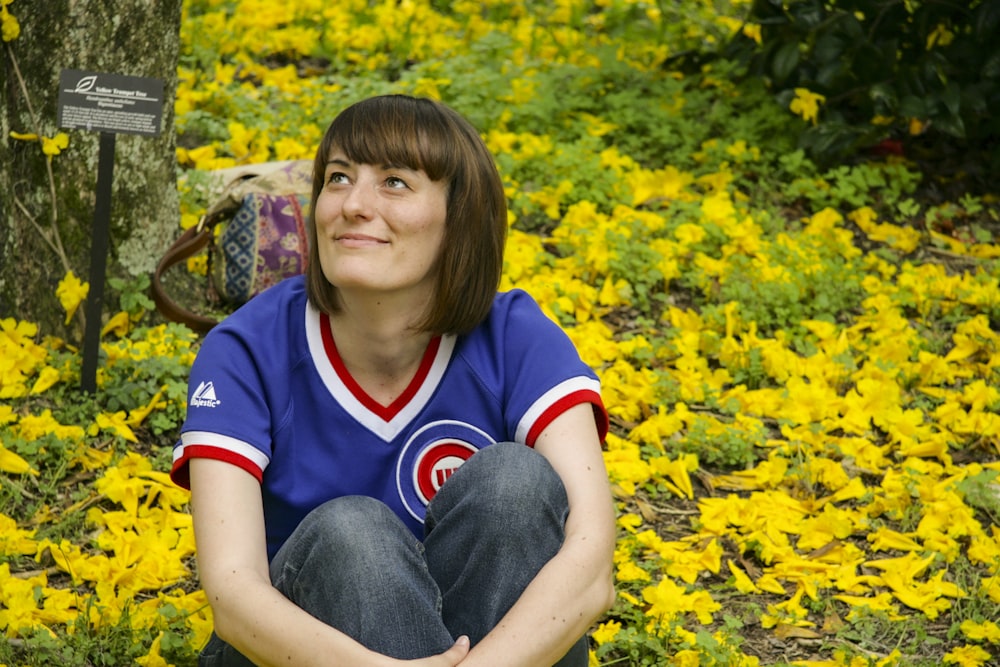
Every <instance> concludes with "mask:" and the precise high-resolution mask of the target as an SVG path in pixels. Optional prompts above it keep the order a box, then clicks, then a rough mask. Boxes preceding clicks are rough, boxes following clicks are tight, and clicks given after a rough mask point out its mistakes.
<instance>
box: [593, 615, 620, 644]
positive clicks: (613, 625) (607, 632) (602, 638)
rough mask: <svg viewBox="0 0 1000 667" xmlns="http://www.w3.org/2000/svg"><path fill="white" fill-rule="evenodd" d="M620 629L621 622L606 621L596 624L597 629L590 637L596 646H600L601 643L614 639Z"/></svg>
mask: <svg viewBox="0 0 1000 667" xmlns="http://www.w3.org/2000/svg"><path fill="white" fill-rule="evenodd" d="M621 629H622V624H621V623H619V622H618V621H607V622H605V623H601V624H600V625H598V626H597V629H596V630H594V632H593V633H592V634H591V637H593V638H594V641H595V642H597V644H598V646H600V645H601V644H607V643H608V642H610V641H614V639H615V637H616V636H618V632H619V631H620V630H621Z"/></svg>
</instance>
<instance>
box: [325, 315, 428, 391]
mask: <svg viewBox="0 0 1000 667" xmlns="http://www.w3.org/2000/svg"><path fill="white" fill-rule="evenodd" d="M415 320H416V318H415V317H414V315H413V313H412V310H410V311H409V312H407V311H406V310H400V309H395V308H392V307H387V305H386V304H378V303H375V304H372V305H370V306H368V307H365V308H359V307H358V306H357V304H353V305H352V304H349V303H343V301H342V303H341V311H340V312H339V313H337V314H335V315H331V316H330V325H331V329H332V331H333V339H334V342H335V343H336V345H337V352H338V353H339V355H340V358H341V360H342V361H343V362H344V366H345V367H346V368H347V371H348V372H349V373H350V374H351V377H352V378H353V379H354V381H355V382H357V383H358V384H359V385H360V386H361V388H362V389H364V390H365V392H366V393H367V394H368V395H369V396H370V397H372V398H373V399H375V400H376V401H378V402H379V403H381V404H382V405H390V404H391V403H392V402H393V401H394V400H395V399H396V398H398V397H399V395H400V394H402V393H403V391H405V389H406V388H407V387H408V386H409V384H410V382H411V381H412V380H413V378H414V376H415V375H416V372H417V369H418V368H419V367H420V362H421V361H422V360H423V357H424V353H425V352H426V350H427V345H428V344H429V343H430V341H431V338H432V337H433V336H432V335H431V334H429V333H425V332H422V331H419V330H417V329H416V328H415V327H414V326H413V325H414V322H415Z"/></svg>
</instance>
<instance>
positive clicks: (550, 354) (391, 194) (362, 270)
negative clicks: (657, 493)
mask: <svg viewBox="0 0 1000 667" xmlns="http://www.w3.org/2000/svg"><path fill="white" fill-rule="evenodd" d="M311 210H312V221H311V225H310V230H309V234H310V257H309V265H308V269H307V274H306V276H304V277H300V278H293V279H290V280H286V281H285V282H283V283H281V284H279V285H277V286H275V287H273V288H271V289H269V290H267V291H266V292H264V293H263V294H261V295H259V296H257V297H255V298H254V299H253V300H252V301H251V302H249V303H248V304H246V305H245V306H244V307H243V308H241V309H240V310H239V311H237V312H236V313H234V314H233V315H231V316H230V317H229V318H227V319H226V320H225V321H224V322H223V323H222V324H221V325H219V326H218V327H216V328H215V329H214V330H213V331H212V332H211V333H210V334H209V335H208V336H207V337H206V338H205V341H204V344H203V347H202V349H201V351H200V353H199V355H198V359H197V361H196V362H195V364H194V367H193V369H192V372H191V381H190V382H191V389H192V391H191V401H190V404H189V408H188V416H187V421H186V422H185V424H184V427H183V429H182V434H181V440H180V442H179V443H178V445H177V447H176V449H175V452H174V468H173V472H172V475H173V478H174V480H175V481H176V482H177V483H179V484H181V485H182V486H189V488H190V489H191V496H192V508H193V515H194V527H195V536H196V540H197V545H198V565H199V571H200V576H201V582H202V585H203V587H204V590H205V592H206V594H207V595H208V599H209V602H210V603H211V605H212V610H213V613H214V619H215V631H216V634H215V635H214V636H213V638H212V640H211V641H210V642H209V645H208V646H207V647H206V649H205V651H204V652H203V654H202V659H201V664H202V665H245V664H250V663H251V662H252V663H255V664H261V665H295V666H296V667H300V666H303V665H351V666H356V665H392V664H398V663H400V662H403V661H408V662H410V663H411V664H415V665H426V666H428V667H434V666H441V667H447V666H450V665H457V664H459V663H461V664H462V665H463V666H464V667H474V666H476V665H489V666H490V667H497V666H498V665H525V666H529V665H530V666H531V667H538V666H539V665H552V664H556V663H558V664H561V665H585V664H586V662H587V651H586V638H585V633H586V631H587V629H588V628H589V627H590V625H591V624H592V623H593V622H594V621H595V620H596V619H597V618H598V617H600V615H601V614H603V613H604V612H605V611H606V610H607V609H608V607H609V606H610V604H611V603H612V601H613V598H614V591H613V587H612V583H611V579H612V577H611V569H612V564H611V563H612V552H613V549H614V515H613V508H612V503H611V497H610V492H609V487H608V482H607V476H606V471H605V468H604V464H603V460H602V457H601V444H600V443H601V440H602V439H603V436H604V435H605V433H606V430H607V416H606V413H605V411H604V408H603V405H602V404H601V399H600V388H599V385H598V381H597V378H596V376H595V375H594V373H593V372H592V371H591V370H590V369H588V368H587V367H586V366H585V365H584V364H583V363H582V362H581V361H580V359H579V356H578V355H577V354H576V352H575V350H574V349H573V347H572V344H571V343H570V341H569V339H568V338H567V337H566V336H565V334H564V333H563V332H562V331H561V330H559V328H558V327H557V326H556V325H555V324H553V323H552V322H551V321H549V320H548V319H547V318H546V317H545V316H544V315H543V314H542V312H541V310H540V309H539V308H538V306H537V304H535V303H534V301H532V300H531V298H530V297H528V296H527V294H525V293H524V292H521V291H517V290H515V291H512V292H509V293H502V294H498V293H497V287H498V284H499V280H500V272H501V268H502V261H503V246H504V239H505V233H506V225H507V216H506V204H505V199H504V192H503V187H502V184H501V182H500V178H499V176H498V174H497V172H496V168H495V165H494V162H493V159H492V157H491V156H490V154H489V152H488V151H487V149H486V147H485V146H484V145H483V142H482V140H481V139H480V138H479V136H478V134H477V133H476V131H475V130H474V129H473V128H472V127H471V126H470V125H469V123H468V122H467V121H465V120H464V119H463V118H462V117H461V116H459V115H458V114H456V113H455V112H454V111H452V110H451V109H449V108H448V107H446V106H444V105H442V104H439V103H437V102H433V101H430V100H422V99H416V98H410V97H405V96H384V97H376V98H372V99H369V100H366V101H363V102H360V103H358V104H355V105H354V106H352V107H349V108H348V109H346V110H345V111H344V112H343V113H341V114H340V115H339V116H338V117H337V118H336V119H335V120H334V121H333V123H332V124H331V125H330V128H329V129H328V130H327V133H326V135H325V137H324V139H323V141H322V144H321V146H320V148H319V150H318V152H317V155H316V160H315V168H314V183H313V193H312V208H311Z"/></svg>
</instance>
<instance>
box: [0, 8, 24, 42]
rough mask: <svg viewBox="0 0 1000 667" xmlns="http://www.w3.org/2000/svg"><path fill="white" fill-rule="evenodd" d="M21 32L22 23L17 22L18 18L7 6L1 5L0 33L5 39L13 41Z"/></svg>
mask: <svg viewBox="0 0 1000 667" xmlns="http://www.w3.org/2000/svg"><path fill="white" fill-rule="evenodd" d="M20 34H21V24H20V23H18V22H17V18H15V17H14V16H13V15H12V14H11V13H10V12H8V11H7V7H6V6H3V7H0V35H2V37H3V41H5V42H12V41H14V40H15V39H17V38H18V37H19V36H20Z"/></svg>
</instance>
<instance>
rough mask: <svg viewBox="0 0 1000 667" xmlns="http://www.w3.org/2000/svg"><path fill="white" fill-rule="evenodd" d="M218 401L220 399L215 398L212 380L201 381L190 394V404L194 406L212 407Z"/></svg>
mask: <svg viewBox="0 0 1000 667" xmlns="http://www.w3.org/2000/svg"><path fill="white" fill-rule="evenodd" d="M219 403H222V401H220V400H219V399H218V398H216V396H215V385H214V384H212V382H202V383H201V384H199V385H198V388H197V389H195V390H194V394H193V395H192V396H191V406H192V407H195V408H214V407H215V406H217V405H218V404H219Z"/></svg>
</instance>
